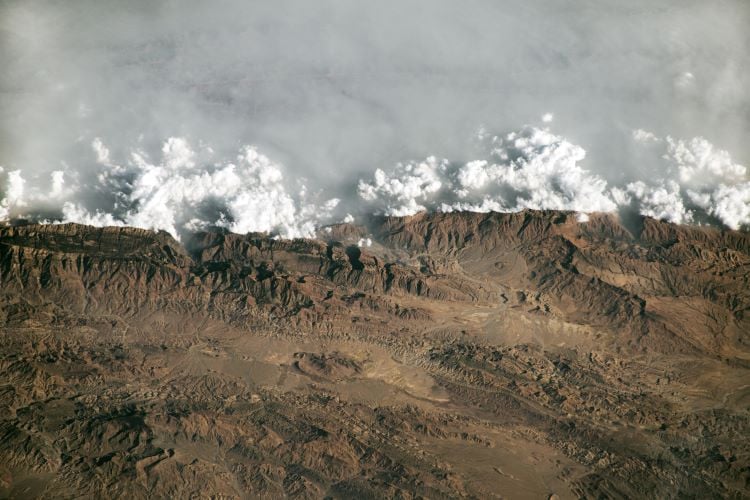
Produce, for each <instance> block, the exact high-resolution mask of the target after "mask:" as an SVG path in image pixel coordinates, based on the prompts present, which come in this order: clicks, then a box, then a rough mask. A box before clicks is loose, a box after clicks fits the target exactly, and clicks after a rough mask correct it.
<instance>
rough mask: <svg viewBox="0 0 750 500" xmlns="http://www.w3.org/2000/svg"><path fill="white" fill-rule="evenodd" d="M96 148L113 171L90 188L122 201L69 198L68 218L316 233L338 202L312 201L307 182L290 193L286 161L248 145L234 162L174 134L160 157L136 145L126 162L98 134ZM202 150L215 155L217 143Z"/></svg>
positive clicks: (178, 228) (177, 228)
mask: <svg viewBox="0 0 750 500" xmlns="http://www.w3.org/2000/svg"><path fill="white" fill-rule="evenodd" d="M92 149H93V152H94V153H95V156H96V161H97V162H98V163H99V164H100V165H101V166H102V167H104V168H105V172H107V174H106V175H102V176H100V177H99V179H98V182H97V184H96V185H94V186H92V187H91V188H90V189H98V190H107V191H111V192H113V193H115V195H116V198H117V199H118V200H120V201H119V203H116V204H114V205H113V206H111V207H107V208H105V209H102V208H101V207H96V208H95V209H94V211H93V212H91V211H90V210H89V209H87V208H86V207H84V206H81V205H80V204H78V203H75V202H71V201H68V202H66V203H65V204H64V205H63V208H62V219H63V221H66V222H68V221H69V222H82V223H85V224H93V225H123V224H126V225H130V226H137V227H143V228H149V229H162V230H165V231H168V232H169V233H171V234H173V235H174V236H176V237H179V236H180V234H181V233H182V232H184V231H186V230H188V231H189V230H196V229H199V228H202V227H206V226H208V225H215V226H223V227H226V228H228V229H229V230H231V231H233V232H237V233H247V232H253V231H258V232H269V233H278V234H279V235H281V236H283V237H286V238H292V237H302V236H306V237H310V236H313V234H314V232H315V228H316V227H317V225H318V224H319V223H320V221H322V220H325V218H326V217H328V216H329V214H331V213H332V211H333V210H334V209H335V208H336V205H337V204H338V200H336V199H331V200H327V201H325V202H324V203H322V204H320V205H316V204H314V203H309V202H308V201H307V196H306V191H305V188H304V185H300V186H299V193H298V194H297V195H296V196H294V195H291V194H290V193H289V192H288V191H287V186H286V185H285V183H284V176H283V174H282V167H281V166H280V165H278V164H275V163H273V162H272V161H271V160H270V159H269V158H268V157H266V156H265V155H263V154H260V153H259V152H258V151H257V150H256V149H255V148H252V147H249V146H245V147H243V148H242V150H241V151H240V154H239V155H238V156H237V157H236V160H235V161H231V162H227V161H219V162H214V163H211V162H207V163H200V162H199V158H198V157H199V156H200V155H199V154H198V153H197V152H196V151H194V150H193V149H192V147H191V146H190V144H189V143H188V141H187V140H186V139H184V138H179V137H171V138H169V139H167V140H166V141H164V144H163V146H162V148H161V153H162V154H161V158H160V159H159V161H152V160H150V159H149V158H148V157H147V156H146V155H145V154H144V153H142V152H140V151H134V152H132V153H131V157H130V160H129V161H128V162H127V163H126V164H123V165H122V166H120V165H116V164H115V163H113V162H112V160H111V158H110V155H109V151H108V150H107V148H106V146H105V145H104V144H103V142H102V141H101V140H99V139H95V140H94V141H93V142H92ZM203 153H205V154H207V155H210V154H211V153H212V150H211V149H210V148H206V150H205V151H203Z"/></svg>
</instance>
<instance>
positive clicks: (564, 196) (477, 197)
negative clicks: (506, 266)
mask: <svg viewBox="0 0 750 500" xmlns="http://www.w3.org/2000/svg"><path fill="white" fill-rule="evenodd" d="M632 138H633V141H635V143H636V144H638V145H642V146H643V147H645V148H647V149H649V150H650V152H651V154H652V155H653V156H654V157H655V158H658V160H657V161H661V162H662V164H663V168H662V169H661V171H662V172H663V175H661V176H653V177H652V178H650V179H648V180H647V181H635V182H630V183H627V184H625V185H621V186H617V185H613V186H610V185H609V184H608V183H607V181H606V180H604V179H603V178H602V177H601V176H599V175H597V174H595V173H594V172H592V171H591V170H590V169H588V168H586V167H585V166H584V162H585V158H586V151H585V149H584V148H583V147H581V146H579V145H576V144H573V143H572V142H570V141H568V140H566V139H565V138H564V137H562V136H559V135H556V134H554V133H552V132H551V131H550V129H549V128H539V127H535V126H526V127H523V128H521V129H520V130H518V131H514V132H510V133H507V134H505V135H492V134H489V133H487V132H486V131H485V130H481V131H480V133H479V134H478V136H477V138H476V141H475V145H474V147H475V149H476V150H477V152H478V154H479V156H478V157H477V158H474V159H470V160H468V161H453V160H450V159H445V158H444V159H439V158H437V157H436V156H429V157H427V158H425V159H424V160H421V161H409V162H402V163H397V164H396V165H394V166H392V167H391V168H387V169H381V168H377V169H376V170H375V171H374V173H373V174H372V176H370V177H366V178H361V179H359V181H358V183H357V186H356V195H355V194H354V193H353V192H352V191H332V190H327V191H326V190H322V191H319V192H317V193H313V194H311V193H310V192H309V191H308V189H307V187H306V186H305V180H304V179H303V178H296V179H285V170H287V169H286V168H285V167H284V166H282V165H280V164H277V163H274V162H273V161H272V160H271V159H269V158H268V157H267V156H265V155H263V154H262V153H260V152H259V151H258V150H257V149H256V148H254V147H251V146H243V147H242V148H240V150H239V152H238V154H237V155H236V156H235V157H234V158H232V159H231V160H222V159H220V158H217V155H216V153H215V152H214V150H213V149H212V148H211V147H210V146H207V145H205V144H204V145H202V146H201V147H199V148H197V149H195V148H194V147H193V146H192V145H191V144H190V143H189V142H188V141H187V140H186V139H184V138H178V137H171V138H168V139H167V140H166V141H164V143H163V144H162V147H161V151H160V154H159V157H158V158H157V159H156V160H153V159H151V158H150V156H149V155H148V154H147V153H145V152H144V151H142V150H138V149H135V150H133V151H131V152H130V153H129V155H128V156H127V157H126V158H124V159H122V161H120V160H118V159H115V158H113V157H112V154H111V152H110V150H109V149H108V147H107V146H106V145H105V144H104V143H103V141H102V140H101V139H100V138H95V139H94V140H93V141H92V142H91V144H90V155H91V157H92V159H93V161H94V162H95V164H96V165H97V167H98V168H97V170H96V172H97V173H96V176H94V177H92V178H81V177H80V176H77V175H75V174H76V172H74V173H73V174H74V175H72V176H71V178H70V179H68V178H67V177H66V172H65V171H64V170H59V171H54V172H52V174H51V175H50V178H49V179H48V180H47V181H46V183H42V184H39V183H30V182H28V181H27V180H26V179H25V178H24V177H23V175H22V172H21V171H19V170H14V171H10V172H7V173H5V174H4V175H5V179H4V180H5V185H6V188H5V194H4V197H3V198H2V201H0V217H4V218H10V217H13V216H15V217H23V216H30V217H31V218H35V217H36V218H39V217H40V216H39V215H35V212H34V210H35V207H37V206H47V207H56V212H57V213H56V215H54V216H53V217H52V219H53V220H55V221H60V222H79V223H84V224H91V225H98V226H103V225H130V226H136V227H143V228H149V229H157V230H159V229H160V230H165V231H168V232H170V233H171V234H173V235H174V236H176V237H178V238H179V237H180V235H181V234H182V233H184V232H186V231H187V232H190V231H195V230H198V229H201V228H205V227H208V226H219V227H225V228H227V229H229V230H231V231H233V232H238V233H247V232H268V233H273V234H277V235H279V236H281V237H285V238H293V237H311V236H314V234H315V232H316V230H317V229H318V228H320V227H321V226H323V225H325V224H328V223H331V222H339V221H346V222H351V221H354V220H355V216H353V215H352V214H355V215H356V216H366V215H368V214H372V213H375V214H385V215H394V216H406V215H413V214H416V213H418V212H420V211H425V210H430V211H443V212H452V211H472V212H489V211H496V212H515V211H520V210H524V209H536V210H566V211H574V212H578V213H579V220H580V221H582V222H583V221H586V220H588V218H587V215H586V214H588V213H592V212H615V211H618V210H621V211H622V210H624V211H629V210H635V211H637V212H638V213H640V214H641V215H647V216H650V217H655V218H658V219H663V220H667V221H669V222H673V223H677V224H685V223H694V222H703V221H706V222H709V223H710V222H712V221H718V222H719V223H721V224H723V225H725V226H727V227H729V228H732V229H739V228H741V227H743V226H748V225H750V179H748V175H747V168H746V167H745V166H743V165H740V164H738V163H735V162H734V161H733V160H732V157H731V156H730V155H729V153H728V152H727V151H724V150H721V149H718V148H715V147H714V146H713V145H712V144H711V143H709V142H708V141H707V140H706V139H704V138H702V137H697V138H693V139H690V140H682V139H675V138H672V137H669V136H668V137H666V138H660V137H658V136H656V135H655V134H653V133H651V132H647V131H644V130H640V129H638V130H635V131H633V132H632ZM0 175H3V173H2V172H0ZM81 200H93V201H91V202H89V203H88V204H87V203H85V202H82V201H81ZM103 200H109V201H108V202H107V203H103ZM53 212H54V210H53Z"/></svg>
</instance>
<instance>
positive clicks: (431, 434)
mask: <svg viewBox="0 0 750 500" xmlns="http://www.w3.org/2000/svg"><path fill="white" fill-rule="evenodd" d="M362 237H369V238H371V239H372V241H373V244H372V246H370V247H365V248H360V247H358V246H357V245H356V243H357V241H358V240H359V239H360V238H362ZM749 280H750V235H748V234H747V233H742V232H732V231H725V232H722V231H718V230H715V229H708V228H696V227H681V226H674V225H669V224H666V223H662V222H657V221H654V220H651V219H644V220H642V221H640V222H639V224H638V227H629V228H627V229H626V228H625V227H624V226H623V225H622V224H621V223H620V222H619V221H618V220H617V219H616V218H614V217H613V216H592V218H591V220H590V221H589V222H586V223H579V222H576V220H575V217H574V216H572V215H570V214H566V213H560V212H523V213H518V214H470V213H454V214H430V215H428V214H422V215H417V216H413V217H408V218H380V219H373V220H372V221H370V222H369V223H368V225H367V226H366V227H364V226H362V227H360V226H351V225H340V226H334V227H331V228H328V229H327V230H325V231H321V234H320V237H319V239H317V240H291V241H288V240H274V239H271V238H268V237H267V236H265V235H253V234H250V235H235V234H227V233H222V232H218V231H217V232H206V233H200V234H196V235H194V236H193V237H191V238H190V239H188V240H186V241H184V242H182V243H178V242H176V241H175V240H173V239H172V238H171V237H170V236H168V235H167V234H166V233H153V232H149V231H144V230H138V229H130V228H104V229H98V228H91V227H86V226H78V225H57V226H36V225H22V226H16V227H6V228H0V281H1V282H2V292H0V293H1V295H0V325H2V326H0V335H2V347H1V348H0V374H1V376H0V401H1V403H0V412H1V413H0V494H2V495H3V496H7V497H16V498H20V497H24V498H28V497H33V496H40V497H73V496H87V497H88V496H107V497H117V498H120V497H121V498H139V497H143V498H145V497H189V496H210V495H213V496H214V497H228V498H235V497H236V498H257V497H260V498H264V497H265V498H278V497H283V496H289V497H295V498H297V497H301V498H323V497H333V498H347V497H360V498H382V497H384V496H387V497H396V498H415V497H428V498H446V497H456V496H467V497H475V498H493V497H497V498H547V497H548V496H550V495H552V494H555V495H557V496H558V497H559V498H579V497H583V498H602V497H604V498H623V497H631V498H633V497H642V498H681V497H698V498H711V497H717V498H720V497H734V498H742V497H746V496H748V495H750V438H749V437H748V436H750V410H749V409H750V315H749V314H748V311H749V309H748V308H749V307H750V283H749Z"/></svg>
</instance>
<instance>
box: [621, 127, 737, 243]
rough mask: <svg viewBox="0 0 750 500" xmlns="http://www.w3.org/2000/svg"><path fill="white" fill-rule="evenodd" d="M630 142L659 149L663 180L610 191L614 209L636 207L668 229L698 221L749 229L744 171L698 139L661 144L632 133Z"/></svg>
mask: <svg viewBox="0 0 750 500" xmlns="http://www.w3.org/2000/svg"><path fill="white" fill-rule="evenodd" d="M633 139H634V140H635V141H637V142H640V143H653V144H660V145H662V146H663V148H664V149H663V151H662V153H661V158H662V159H663V160H664V161H665V162H666V170H665V172H666V174H665V175H664V176H663V177H661V178H656V179H650V180H649V181H648V182H644V181H638V182H634V183H630V184H628V185H627V186H626V187H625V188H624V189H619V188H615V189H613V190H612V191H613V197H614V198H615V200H616V201H617V202H618V203H619V204H621V205H622V204H630V203H632V202H636V204H637V206H638V210H639V212H640V213H641V214H642V215H647V216H650V217H656V218H659V219H664V220H667V221H669V222H674V223H690V222H692V221H694V220H695V219H696V217H697V218H699V219H704V218H705V217H704V215H707V216H711V217H715V218H716V219H718V220H720V221H721V222H722V223H723V224H724V225H726V226H727V227H729V228H731V229H739V228H741V227H742V226H745V225H749V224H750V181H748V179H747V168H746V167H745V166H744V165H740V164H738V163H735V162H734V161H733V160H732V157H731V155H730V154H729V153H728V152H727V151H725V150H723V149H719V148H716V147H715V146H714V145H713V144H711V143H710V142H709V141H708V140H706V139H705V138H703V137H694V138H692V139H690V140H684V139H675V138H673V137H671V136H667V137H665V138H664V139H662V138H660V137H657V136H656V135H655V134H653V133H651V132H647V131H644V130H636V131H634V132H633Z"/></svg>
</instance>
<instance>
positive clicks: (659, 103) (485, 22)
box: [0, 0, 750, 236]
mask: <svg viewBox="0 0 750 500" xmlns="http://www.w3.org/2000/svg"><path fill="white" fill-rule="evenodd" d="M749 25H750V4H748V2H747V1H746V0H716V1H713V2H698V1H684V0H658V1H653V0H633V1H630V2H622V1H620V0H602V1H600V2H589V1H583V0H581V1H573V2H559V1H557V0H534V1H530V2H522V3H519V2H516V1H515V0H467V1H466V2H455V1H452V0H415V1H411V2H401V1H396V0H382V1H378V2H345V1H341V0H320V1H316V2H314V3H311V2H306V1H303V0H284V1H280V2H261V1H254V0H250V1H244V0H243V1H240V0H221V1H220V2H200V1H198V0H184V1H180V2H151V1H147V0H132V1H129V2H116V1H114V0H76V1H75V2H58V1H53V0H39V1H35V2H28V1H23V0H7V1H4V2H0V64H1V65H2V68H3V71H2V72H0V166H2V169H3V170H2V172H0V217H2V218H3V219H7V218H10V217H21V216H23V217H30V218H35V219H38V220H44V219H48V220H78V221H88V222H93V223H98V224H105V223H118V224H137V225H141V226H143V227H154V228H162V229H165V230H168V231H170V232H173V233H174V234H180V233H181V232H183V231H185V230H188V228H191V227H200V226H201V225H204V224H218V225H223V226H225V227H228V228H231V229H233V230H237V231H246V230H268V231H271V232H274V233H277V234H279V235H284V236H294V235H308V234H311V231H312V229H311V228H312V227H314V226H315V225H317V224H323V223H326V222H327V221H329V220H330V221H336V220H343V219H344V218H345V217H346V216H347V214H350V215H352V216H355V217H356V216H358V215H361V214H365V213H371V212H378V213H392V214H399V213H400V214H406V213H413V212H414V211H417V210H421V209H426V210H462V209H463V210H519V209H523V208H559V209H569V210H575V211H577V212H579V213H581V214H585V213H587V212H590V211H615V210H630V211H636V212H640V213H643V214H649V215H653V216H657V217H661V218H665V219H667V220H671V221H674V222H683V223H712V224H723V225H726V226H728V227H734V228H736V227H742V226H743V225H745V224H747V220H748V213H747V212H748V208H747V207H748V197H747V191H748V186H747V172H746V170H745V169H744V167H743V165H747V164H748V162H750V149H748V146H747V137H748V136H750V94H749V93H748V92H747V89H748V88H750V30H748V29H747V26H749ZM480 124H483V125H484V126H485V129H486V130H487V131H488V132H486V133H485V134H483V136H482V137H481V138H480V139H476V137H475V135H476V130H477V128H478V127H479V125H480ZM523 124H529V125H528V126H523ZM634 130H635V131H636V132H635V133H634V132H633V131H634ZM248 145H252V147H251V148H250V149H252V150H253V151H254V152H255V153H254V154H257V157H256V158H254V159H248V153H247V151H248V147H250V146H248ZM274 172H275V173H274ZM334 199H339V200H340V202H339V203H338V205H336V206H334V204H335V202H334V201H329V200H334ZM581 218H582V219H583V218H585V217H584V215H581Z"/></svg>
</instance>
